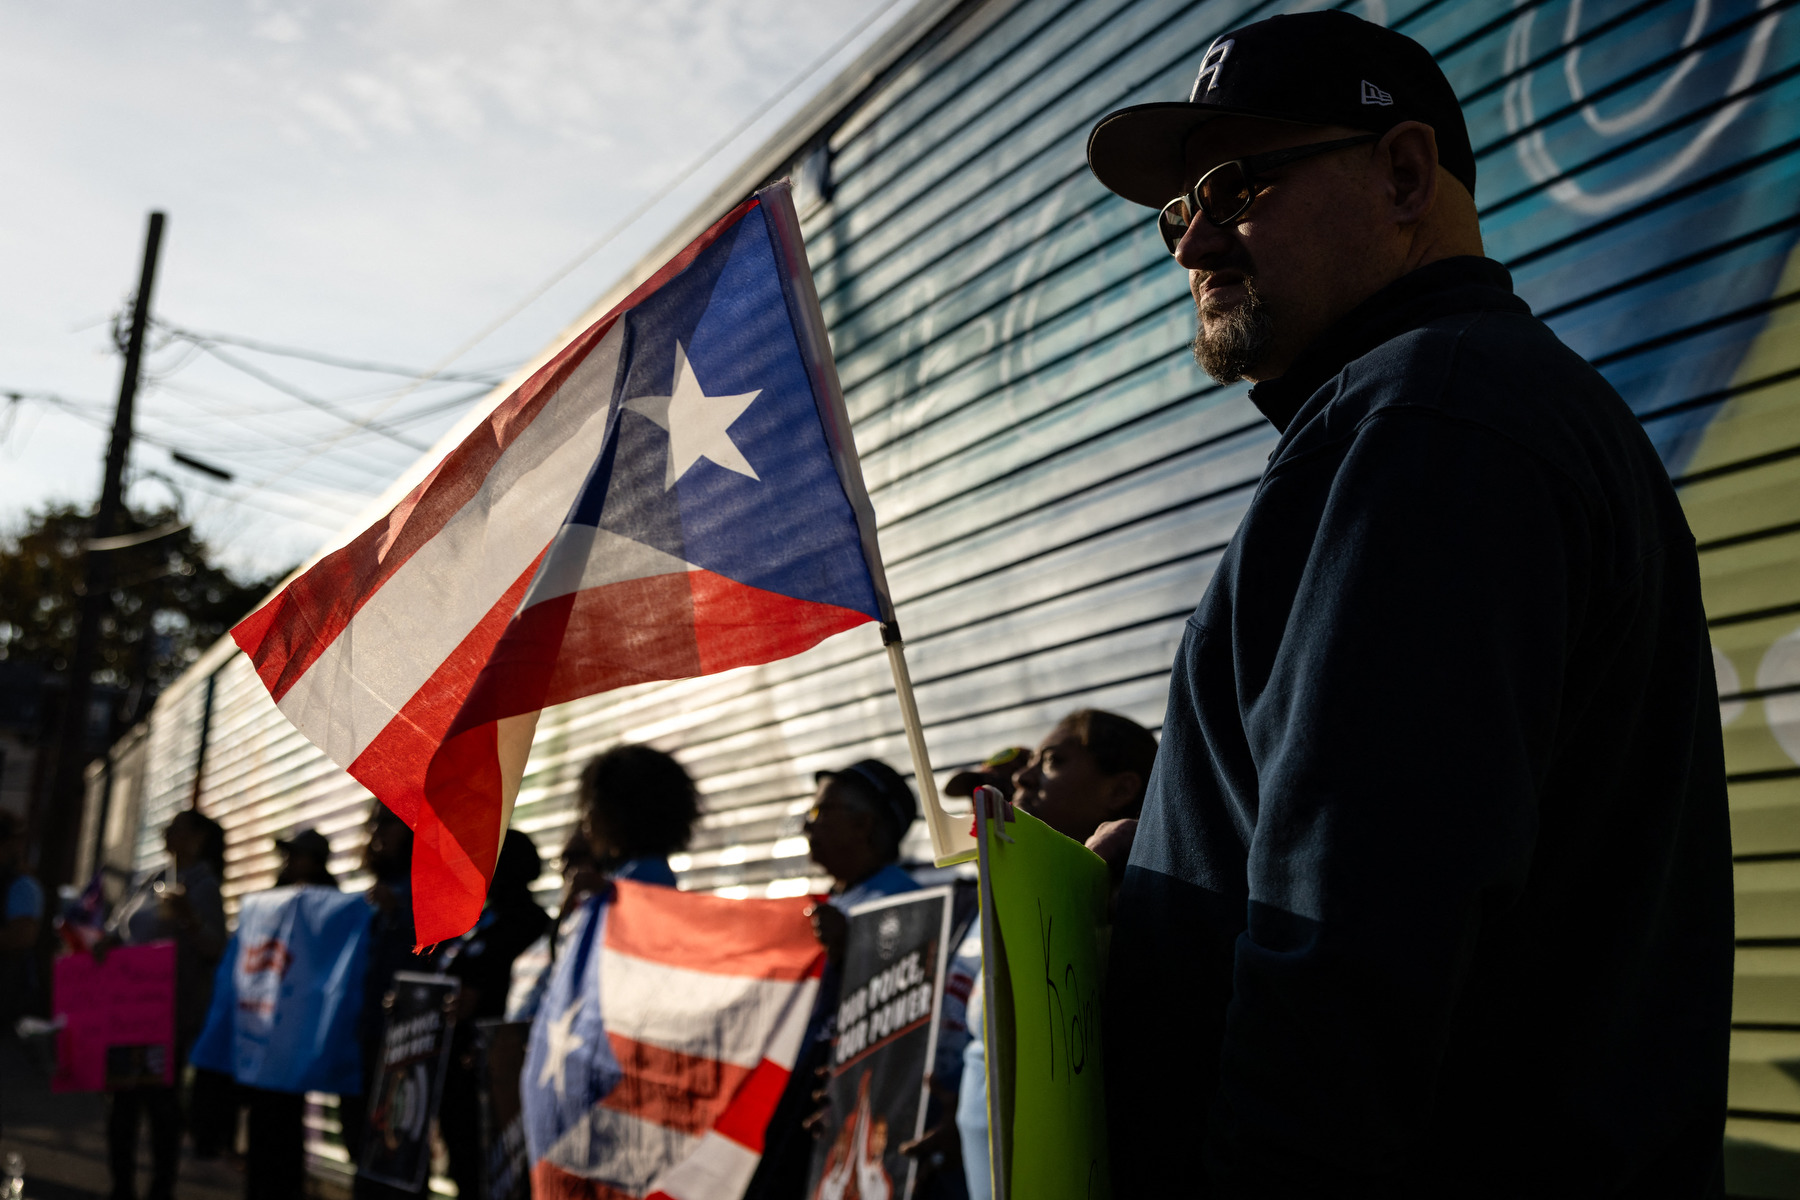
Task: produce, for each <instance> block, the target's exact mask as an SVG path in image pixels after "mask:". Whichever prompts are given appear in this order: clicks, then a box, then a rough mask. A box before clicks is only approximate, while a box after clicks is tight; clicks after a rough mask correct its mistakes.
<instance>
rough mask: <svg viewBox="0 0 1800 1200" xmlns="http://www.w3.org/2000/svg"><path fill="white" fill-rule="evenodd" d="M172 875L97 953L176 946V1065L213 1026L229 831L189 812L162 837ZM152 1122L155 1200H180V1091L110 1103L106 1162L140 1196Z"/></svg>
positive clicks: (150, 881)
mask: <svg viewBox="0 0 1800 1200" xmlns="http://www.w3.org/2000/svg"><path fill="white" fill-rule="evenodd" d="M163 848H164V849H165V850H167V851H168V854H169V864H170V867H171V870H168V871H163V872H158V873H156V874H154V875H150V876H147V877H145V878H144V879H143V880H142V881H141V882H140V883H139V885H138V887H137V888H136V889H135V890H134V891H133V892H132V894H131V895H130V896H128V897H127V898H126V900H125V902H124V903H123V904H121V905H120V906H119V909H118V911H117V912H115V913H114V914H113V917H112V920H111V921H109V922H108V924H107V933H106V936H105V937H104V938H102V939H101V941H100V942H99V943H97V944H96V945H95V947H94V956H95V958H103V957H104V956H105V955H106V953H107V952H108V951H109V950H111V949H112V948H113V947H115V946H120V945H127V946H140V945H143V944H145V943H147V942H157V941H165V940H169V939H173V940H174V942H175V1061H176V1064H177V1067H176V1070H177V1074H178V1075H179V1071H180V1065H179V1064H181V1063H182V1062H183V1061H185V1060H186V1058H187V1051H188V1047H189V1046H191V1045H192V1044H193V1042H194V1039H195V1038H196V1037H198V1036H199V1034H200V1029H201V1027H202V1026H203V1025H204V1024H205V1023H206V1013H207V1008H208V1006H209V1005H210V1004H211V1002H212V985H213V972H214V969H215V967H216V966H217V965H218V962H219V956H220V955H221V954H223V953H224V950H225V904H224V900H223V898H222V896H221V895H220V892H219V881H220V879H221V878H222V877H223V876H224V874H225V831H224V829H223V828H221V827H220V825H219V823H218V822H217V821H215V820H213V819H212V818H211V817H208V816H206V815H204V814H203V813H201V812H199V811H198V810H197V809H191V808H189V809H183V810H182V811H180V812H178V813H176V814H175V815H174V816H173V817H172V818H170V820H169V824H168V825H167V826H166V827H165V828H164V829H163ZM146 1117H147V1118H148V1119H149V1122H150V1155H151V1164H152V1166H151V1176H150V1191H149V1193H148V1195H149V1197H150V1200H168V1198H169V1197H171V1196H173V1195H174V1191H175V1175H176V1170H177V1165H178V1159H179V1152H180V1149H181V1110H180V1106H179V1103H178V1102H177V1099H176V1096H175V1089H174V1088H171V1087H163V1086H160V1085H156V1084H150V1085H146V1086H141V1087H129V1088H120V1089H117V1090H115V1091H113V1092H112V1093H111V1095H110V1097H109V1107H108V1111H107V1117H106V1148H107V1161H108V1164H109V1166H110V1167H111V1168H112V1189H113V1196H114V1197H115V1200H116V1198H118V1197H126V1198H129V1197H131V1196H134V1195H136V1194H137V1192H136V1186H137V1185H136V1177H137V1139H138V1128H139V1126H140V1124H141V1123H142V1121H143V1120H144V1119H145V1118H146Z"/></svg>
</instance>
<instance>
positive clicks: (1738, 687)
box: [1712, 646, 1744, 725]
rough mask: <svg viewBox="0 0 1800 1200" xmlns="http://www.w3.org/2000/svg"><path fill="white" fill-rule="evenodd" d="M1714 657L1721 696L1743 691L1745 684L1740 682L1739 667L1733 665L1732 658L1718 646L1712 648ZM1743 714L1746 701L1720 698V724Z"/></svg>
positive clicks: (1728, 722) (1731, 720) (1714, 674)
mask: <svg viewBox="0 0 1800 1200" xmlns="http://www.w3.org/2000/svg"><path fill="white" fill-rule="evenodd" d="M1712 658H1713V677H1714V678H1715V679H1717V680H1718V683H1719V695H1720V696H1721V697H1725V696H1735V695H1737V693H1739V692H1741V691H1743V690H1744V686H1743V684H1741V683H1739V682H1738V673H1737V668H1736V667H1735V666H1733V665H1732V663H1731V660H1730V659H1729V658H1726V657H1725V655H1724V654H1723V653H1722V652H1721V651H1720V650H1719V648H1718V647H1717V646H1714V647H1713V648H1712ZM1743 715H1744V702H1743V701H1742V700H1726V699H1720V701H1719V724H1720V725H1729V724H1731V723H1732V722H1733V721H1735V720H1737V719H1738V718H1739V717H1741V716H1743Z"/></svg>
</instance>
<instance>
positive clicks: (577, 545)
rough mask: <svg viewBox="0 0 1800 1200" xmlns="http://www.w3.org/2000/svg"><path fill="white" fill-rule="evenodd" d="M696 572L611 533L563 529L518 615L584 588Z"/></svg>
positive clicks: (571, 527) (582, 527)
mask: <svg viewBox="0 0 1800 1200" xmlns="http://www.w3.org/2000/svg"><path fill="white" fill-rule="evenodd" d="M696 569H697V568H695V567H694V566H692V565H691V564H689V563H688V562H687V561H686V560H684V559H679V558H676V557H675V556H674V555H673V554H666V553H664V552H663V551H661V550H658V549H657V548H656V547H654V546H646V545H645V544H644V543H643V542H639V541H633V540H632V539H631V538H628V537H621V536H620V535H618V534H616V533H614V532H613V531H612V530H610V529H598V528H596V527H594V526H592V525H564V526H563V527H562V528H561V529H559V530H557V531H556V540H555V541H554V542H551V543H550V549H549V551H548V552H547V553H545V555H544V562H543V565H542V566H540V567H538V572H537V577H536V578H535V579H533V580H532V581H531V587H530V588H529V589H528V590H527V591H526V593H525V599H524V601H523V602H521V603H520V605H519V611H520V612H524V611H525V610H526V609H528V608H530V607H531V606H532V605H534V604H542V603H543V602H544V601H546V600H554V599H556V598H557V597H558V596H567V595H568V594H569V593H571V592H579V591H582V590H583V589H586V588H592V587H603V586H605V585H606V584H609V583H623V582H625V581H626V580H627V579H648V578H649V577H650V576H652V575H674V574H677V573H679V572H682V571H692V570H696Z"/></svg>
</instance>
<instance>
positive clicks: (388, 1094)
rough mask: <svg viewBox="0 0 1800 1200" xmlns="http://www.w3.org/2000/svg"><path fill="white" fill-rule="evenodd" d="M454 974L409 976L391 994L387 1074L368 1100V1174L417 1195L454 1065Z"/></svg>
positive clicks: (384, 1060)
mask: <svg viewBox="0 0 1800 1200" xmlns="http://www.w3.org/2000/svg"><path fill="white" fill-rule="evenodd" d="M460 986H461V985H460V984H458V983H457V981H456V980H454V979H452V978H450V977H449V976H447V975H419V974H414V973H413V972H410V971H401V972H399V973H397V974H396V975H395V976H394V990H393V991H392V992H390V993H389V994H388V996H389V1003H388V1005H387V1026H386V1028H385V1029H384V1030H383V1031H382V1035H381V1069H380V1070H379V1071H377V1072H376V1075H375V1086H374V1090H373V1092H372V1093H371V1095H370V1096H369V1097H368V1127H367V1130H366V1133H365V1135H364V1138H363V1152H362V1162H361V1163H359V1164H358V1166H359V1169H360V1173H361V1174H362V1175H364V1176H366V1177H367V1178H369V1179H373V1180H374V1181H376V1182H377V1183H386V1184H391V1185H392V1186H394V1187H398V1188H404V1189H406V1190H407V1191H411V1192H417V1191H419V1190H420V1189H421V1188H422V1187H424V1185H425V1173H426V1171H427V1169H428V1168H429V1167H430V1166H431V1118H432V1117H434V1116H436V1115H437V1106H438V1095H439V1093H440V1092H442V1091H443V1087H444V1068H445V1066H446V1065H448V1063H449V1061H450V1033H451V1030H452V1029H453V1028H454V1027H455V1023H456V1018H455V1005H456V993H457V991H458V990H459V988H460Z"/></svg>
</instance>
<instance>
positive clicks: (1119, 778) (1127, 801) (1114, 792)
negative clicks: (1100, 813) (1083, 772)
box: [1106, 771, 1144, 821]
mask: <svg viewBox="0 0 1800 1200" xmlns="http://www.w3.org/2000/svg"><path fill="white" fill-rule="evenodd" d="M1143 786H1144V777H1143V776H1142V775H1139V774H1138V773H1137V772H1136V771H1120V772H1119V773H1118V774H1117V775H1108V776H1107V777H1106V819H1107V820H1109V821H1113V820H1117V819H1118V818H1120V817H1128V816H1130V815H1131V802H1132V801H1133V800H1136V799H1137V794H1138V791H1139V789H1141V788H1142V787H1143Z"/></svg>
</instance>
